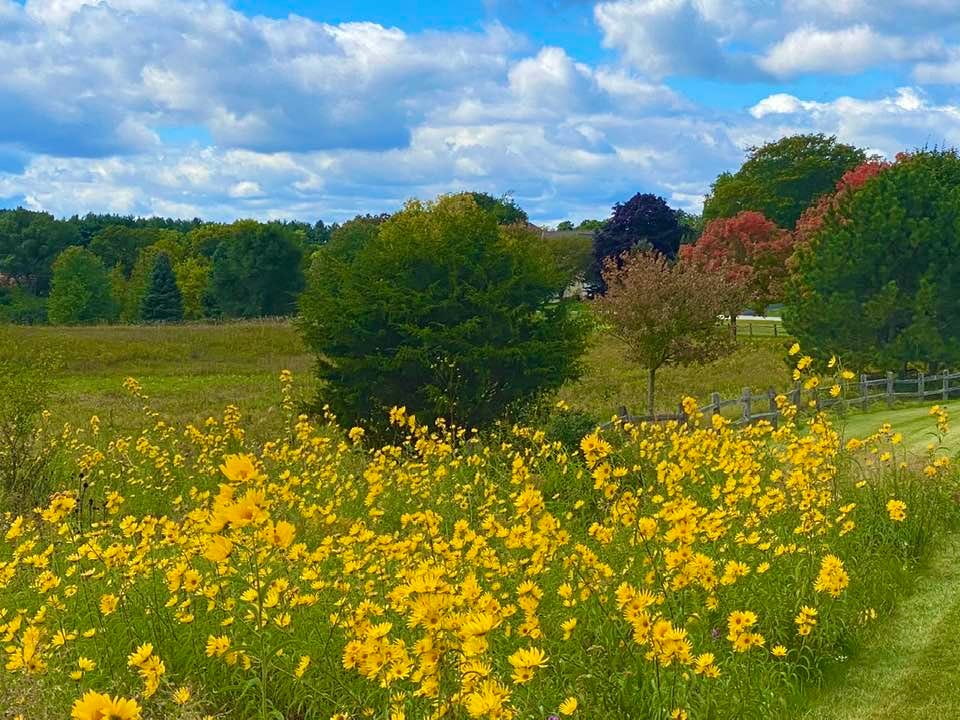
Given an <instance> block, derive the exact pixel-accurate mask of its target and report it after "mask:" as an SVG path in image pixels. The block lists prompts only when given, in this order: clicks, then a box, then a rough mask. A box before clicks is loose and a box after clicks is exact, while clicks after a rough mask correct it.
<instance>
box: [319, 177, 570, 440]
mask: <svg viewBox="0 0 960 720" xmlns="http://www.w3.org/2000/svg"><path fill="white" fill-rule="evenodd" d="M537 240H538V238H537V236H536V235H535V234H533V233H531V232H530V231H529V230H526V229H525V228H523V227H520V226H516V225H514V226H502V225H498V223H497V220H496V218H495V217H494V216H493V214H491V213H489V212H487V211H485V210H483V209H482V208H480V207H479V206H478V205H477V203H476V202H475V201H474V199H473V198H472V197H471V196H470V195H469V194H462V195H453V196H446V197H441V198H440V199H438V200H437V201H436V202H432V203H423V202H418V201H413V202H410V203H408V205H407V206H406V207H405V208H404V210H403V211H401V212H399V213H397V214H396V215H394V216H393V217H392V218H390V219H389V220H387V221H386V222H384V223H383V224H382V225H381V226H380V228H379V230H378V231H377V233H376V236H375V237H373V238H372V239H370V240H369V241H368V242H366V243H364V244H363V245H362V246H361V247H359V248H358V249H356V251H355V252H349V253H345V252H341V251H340V249H338V248H337V247H336V245H337V242H336V241H335V240H331V242H330V244H329V246H328V247H326V248H323V249H321V250H320V251H318V252H317V253H316V255H315V256H314V262H313V265H312V267H311V272H310V277H309V282H308V285H307V289H306V291H305V292H304V294H303V297H302V298H301V303H300V308H301V316H302V320H301V330H302V332H303V335H304V338H305V340H306V342H307V344H308V346H309V347H311V348H312V349H313V350H314V351H315V352H316V353H317V360H318V374H319V379H320V381H321V384H322V399H323V400H324V401H325V402H329V403H330V405H331V406H332V408H333V409H334V411H335V412H336V413H337V414H338V415H340V416H341V418H342V419H343V420H345V421H346V422H367V423H371V424H378V423H381V422H383V421H384V420H385V419H386V413H387V410H388V409H389V408H390V407H391V406H394V405H397V406H406V408H407V409H408V410H409V411H411V412H414V413H416V414H417V415H418V417H421V418H422V419H425V420H429V419H432V418H437V417H443V418H446V419H448V420H453V421H455V422H458V423H461V424H464V423H470V424H474V423H476V424H480V423H485V422H489V421H491V420H493V419H494V418H497V417H498V416H500V415H501V414H502V413H503V412H504V411H505V410H506V409H507V408H508V407H510V406H511V405H513V404H516V403H522V402H523V401H526V400H530V399H531V398H534V397H536V396H537V395H539V394H540V393H542V392H544V391H546V390H550V389H554V388H557V387H559V386H560V385H561V384H562V383H563V382H565V381H566V380H569V379H571V378H573V377H576V376H577V375H578V373H579V371H580V363H579V358H580V355H581V353H582V352H583V350H584V347H585V343H586V337H587V332H588V328H587V327H586V325H585V322H584V320H583V319H582V318H581V317H580V316H579V315H578V314H577V313H576V312H574V307H573V306H572V305H570V304H569V303H567V302H558V301H557V297H558V295H559V294H560V292H561V291H562V290H563V288H564V286H565V283H566V280H567V277H566V273H565V272H564V271H563V270H562V269H561V268H559V267H558V266H557V263H556V261H555V259H554V257H553V255H552V253H551V252H550V250H549V249H548V248H546V247H545V246H544V244H543V243H541V242H538V241H537Z"/></svg>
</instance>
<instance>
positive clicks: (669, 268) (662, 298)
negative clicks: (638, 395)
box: [594, 252, 733, 415]
mask: <svg viewBox="0 0 960 720" xmlns="http://www.w3.org/2000/svg"><path fill="white" fill-rule="evenodd" d="M604 281H605V282H606V284H607V287H608V289H607V293H606V295H604V296H602V297H600V298H598V299H597V300H595V301H594V302H595V307H596V309H597V311H598V314H599V317H600V319H601V320H602V321H603V322H604V323H605V324H606V325H608V326H609V327H610V330H611V332H612V333H613V335H614V336H615V337H617V338H619V339H620V340H622V341H623V342H624V343H625V344H626V346H627V354H628V356H629V358H630V359H631V360H633V361H635V362H638V363H640V364H641V365H642V366H643V367H645V368H646V369H647V411H648V412H649V413H650V414H651V415H652V414H654V413H655V407H656V405H655V385H656V374H657V371H658V370H659V369H660V368H661V367H664V366H665V365H686V364H690V363H703V362H708V361H710V360H714V359H716V358H717V357H720V356H721V355H723V354H725V353H728V352H730V351H731V350H732V349H733V339H732V338H731V337H730V334H729V332H727V331H726V330H725V329H724V327H723V325H722V323H721V320H720V317H721V315H722V314H723V313H724V311H725V310H726V309H727V306H728V304H729V302H730V301H729V297H728V294H729V292H730V289H729V286H728V284H727V283H726V282H724V277H723V275H721V274H719V273H716V272H711V271H709V270H706V269H703V268H699V267H697V266H694V265H688V264H684V263H676V264H675V263H671V262H670V261H669V260H668V259H667V258H665V257H664V256H663V255H660V254H657V253H650V252H637V253H632V254H629V255H626V256H624V257H621V259H620V263H619V267H618V263H617V262H615V261H613V260H610V261H608V262H607V263H606V266H605V268H604Z"/></svg>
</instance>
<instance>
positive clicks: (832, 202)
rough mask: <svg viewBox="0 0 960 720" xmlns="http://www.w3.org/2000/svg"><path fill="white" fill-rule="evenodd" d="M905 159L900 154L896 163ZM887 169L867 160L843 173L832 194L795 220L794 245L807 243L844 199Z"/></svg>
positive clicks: (884, 164)
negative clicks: (828, 214)
mask: <svg viewBox="0 0 960 720" xmlns="http://www.w3.org/2000/svg"><path fill="white" fill-rule="evenodd" d="M906 157H908V156H907V155H906V154H904V153H901V154H900V155H898V156H897V161H898V162H899V161H900V160H902V159H904V158H906ZM888 167H890V163H888V162H885V161H882V160H868V161H867V162H865V163H861V164H860V165H857V167H855V168H853V169H852V170H848V171H847V172H846V173H844V175H843V177H841V178H840V179H839V180H838V181H837V187H836V189H835V190H834V191H833V192H832V193H828V194H826V195H821V196H820V198H819V199H818V200H817V202H815V203H814V204H813V205H811V206H810V207H808V208H807V209H806V210H804V211H803V214H802V215H801V216H800V219H799V220H797V227H796V229H795V230H794V241H795V242H796V243H806V242H807V241H809V240H810V238H811V237H812V236H813V235H814V233H816V232H817V231H818V230H819V229H820V228H821V227H822V226H823V223H824V220H825V219H826V217H827V213H829V212H831V211H832V210H834V209H835V208H836V207H837V205H839V203H840V202H841V201H842V200H843V198H844V197H847V196H848V195H849V194H850V193H852V192H854V191H856V190H857V189H859V188H861V187H863V186H864V185H865V184H866V183H867V181H868V180H870V178H872V177H876V176H877V175H879V174H880V173H882V172H883V171H884V170H886V169H887V168H888Z"/></svg>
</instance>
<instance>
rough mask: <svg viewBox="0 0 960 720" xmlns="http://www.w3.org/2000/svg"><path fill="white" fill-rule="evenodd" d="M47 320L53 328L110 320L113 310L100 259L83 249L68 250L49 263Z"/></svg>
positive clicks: (105, 273) (112, 317) (113, 315)
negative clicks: (51, 264)
mask: <svg viewBox="0 0 960 720" xmlns="http://www.w3.org/2000/svg"><path fill="white" fill-rule="evenodd" d="M47 316H48V318H49V320H50V322H51V323H52V324H54V325H79V324H89V323H97V322H104V321H109V320H113V319H115V317H116V306H115V305H114V303H113V298H112V297H111V294H110V278H109V276H108V275H107V271H106V268H104V267H103V263H102V262H100V258H98V257H97V256H96V255H94V254H93V253H92V252H90V251H89V250H87V249H86V248H81V247H76V246H74V247H70V248H67V249H66V250H64V251H63V252H62V253H60V255H59V256H58V257H57V259H56V261H55V262H54V263H53V280H52V284H51V289H50V299H49V300H48V301H47Z"/></svg>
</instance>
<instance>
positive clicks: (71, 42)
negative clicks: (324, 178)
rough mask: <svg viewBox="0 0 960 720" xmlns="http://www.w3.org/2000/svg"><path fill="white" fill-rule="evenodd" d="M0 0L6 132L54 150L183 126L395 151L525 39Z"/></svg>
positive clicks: (310, 145) (198, 8) (139, 145)
mask: <svg viewBox="0 0 960 720" xmlns="http://www.w3.org/2000/svg"><path fill="white" fill-rule="evenodd" d="M4 2H5V5H4V6H3V7H4V12H5V13H6V14H12V15H13V16H14V18H15V20H16V22H12V23H3V24H0V57H3V58H4V60H5V63H4V65H5V68H4V69H5V72H4V73H3V75H2V76H0V103H2V105H3V106H4V107H18V108H22V111H21V112H22V114H21V118H8V119H7V120H6V121H3V120H0V123H4V124H0V134H2V137H5V138H6V137H14V138H16V139H17V141H18V143H19V144H20V145H21V146H22V147H24V148H26V149H28V150H31V151H34V152H49V153H53V154H77V155H85V156H97V155H106V154H113V153H122V152H141V151H144V150H146V149H148V146H149V145H150V144H151V143H155V142H156V137H155V136H154V135H153V134H152V132H151V130H150V128H151V127H153V126H155V125H176V124H184V123H188V124H197V125H203V126H205V127H206V128H207V129H208V130H209V131H210V133H211V135H212V136H213V138H214V141H215V142H217V143H218V144H222V145H225V146H232V147H235V146H239V147H246V148H250V149H256V150H263V151H278V150H290V149H299V150H315V149H325V148H337V147H360V148H367V149H385V148H389V147H399V146H402V145H404V144H405V143H407V142H408V140H409V136H410V130H411V128H412V127H414V126H416V124H417V123H418V122H420V121H421V120H422V118H423V117H424V115H425V114H426V112H427V111H428V110H429V109H430V108H431V107H434V106H436V105H437V104H442V103H446V102H449V101H450V98H451V97H454V96H459V95H461V94H462V93H464V92H467V93H469V92H471V91H481V90H482V88H483V86H484V84H486V83H489V82H491V81H496V80H497V79H498V78H502V76H503V75H504V73H505V72H506V70H507V66H508V62H509V59H510V56H511V53H513V52H514V51H515V50H516V49H517V48H518V47H520V45H521V41H520V40H519V39H518V38H517V37H516V36H514V35H513V34H512V33H510V32H509V31H507V30H506V29H504V28H502V27H500V26H498V25H492V26H490V27H488V28H486V29H485V30H484V31H481V32H464V33H422V34H419V35H409V34H407V33H404V32H403V31H401V30H398V29H396V28H387V27H382V26H380V25H376V24H373V23H366V22H359V23H345V24H341V25H328V24H323V23H318V22H314V21H311V20H307V19H304V18H298V17H296V16H292V17H290V18H287V19H283V20H271V19H267V18H263V17H255V18H251V17H247V16H246V15H243V14H242V13H239V12H237V11H234V10H232V9H230V8H229V7H227V6H226V5H224V4H222V3H219V2H201V3H196V2H187V1H186V0H173V1H171V2H167V1H165V0H164V1H161V0H110V2H109V3H107V2H85V1H83V0H30V1H29V2H28V3H27V4H26V5H25V6H23V7H22V8H20V7H19V6H11V5H10V4H9V2H8V0H4ZM25 119H26V120H27V121H26V122H25V121H24V120H25ZM13 123H15V124H16V127H14V126H13V125H12V124H13ZM18 130H19V132H18ZM71 146H72V148H73V149H72V152H71Z"/></svg>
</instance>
